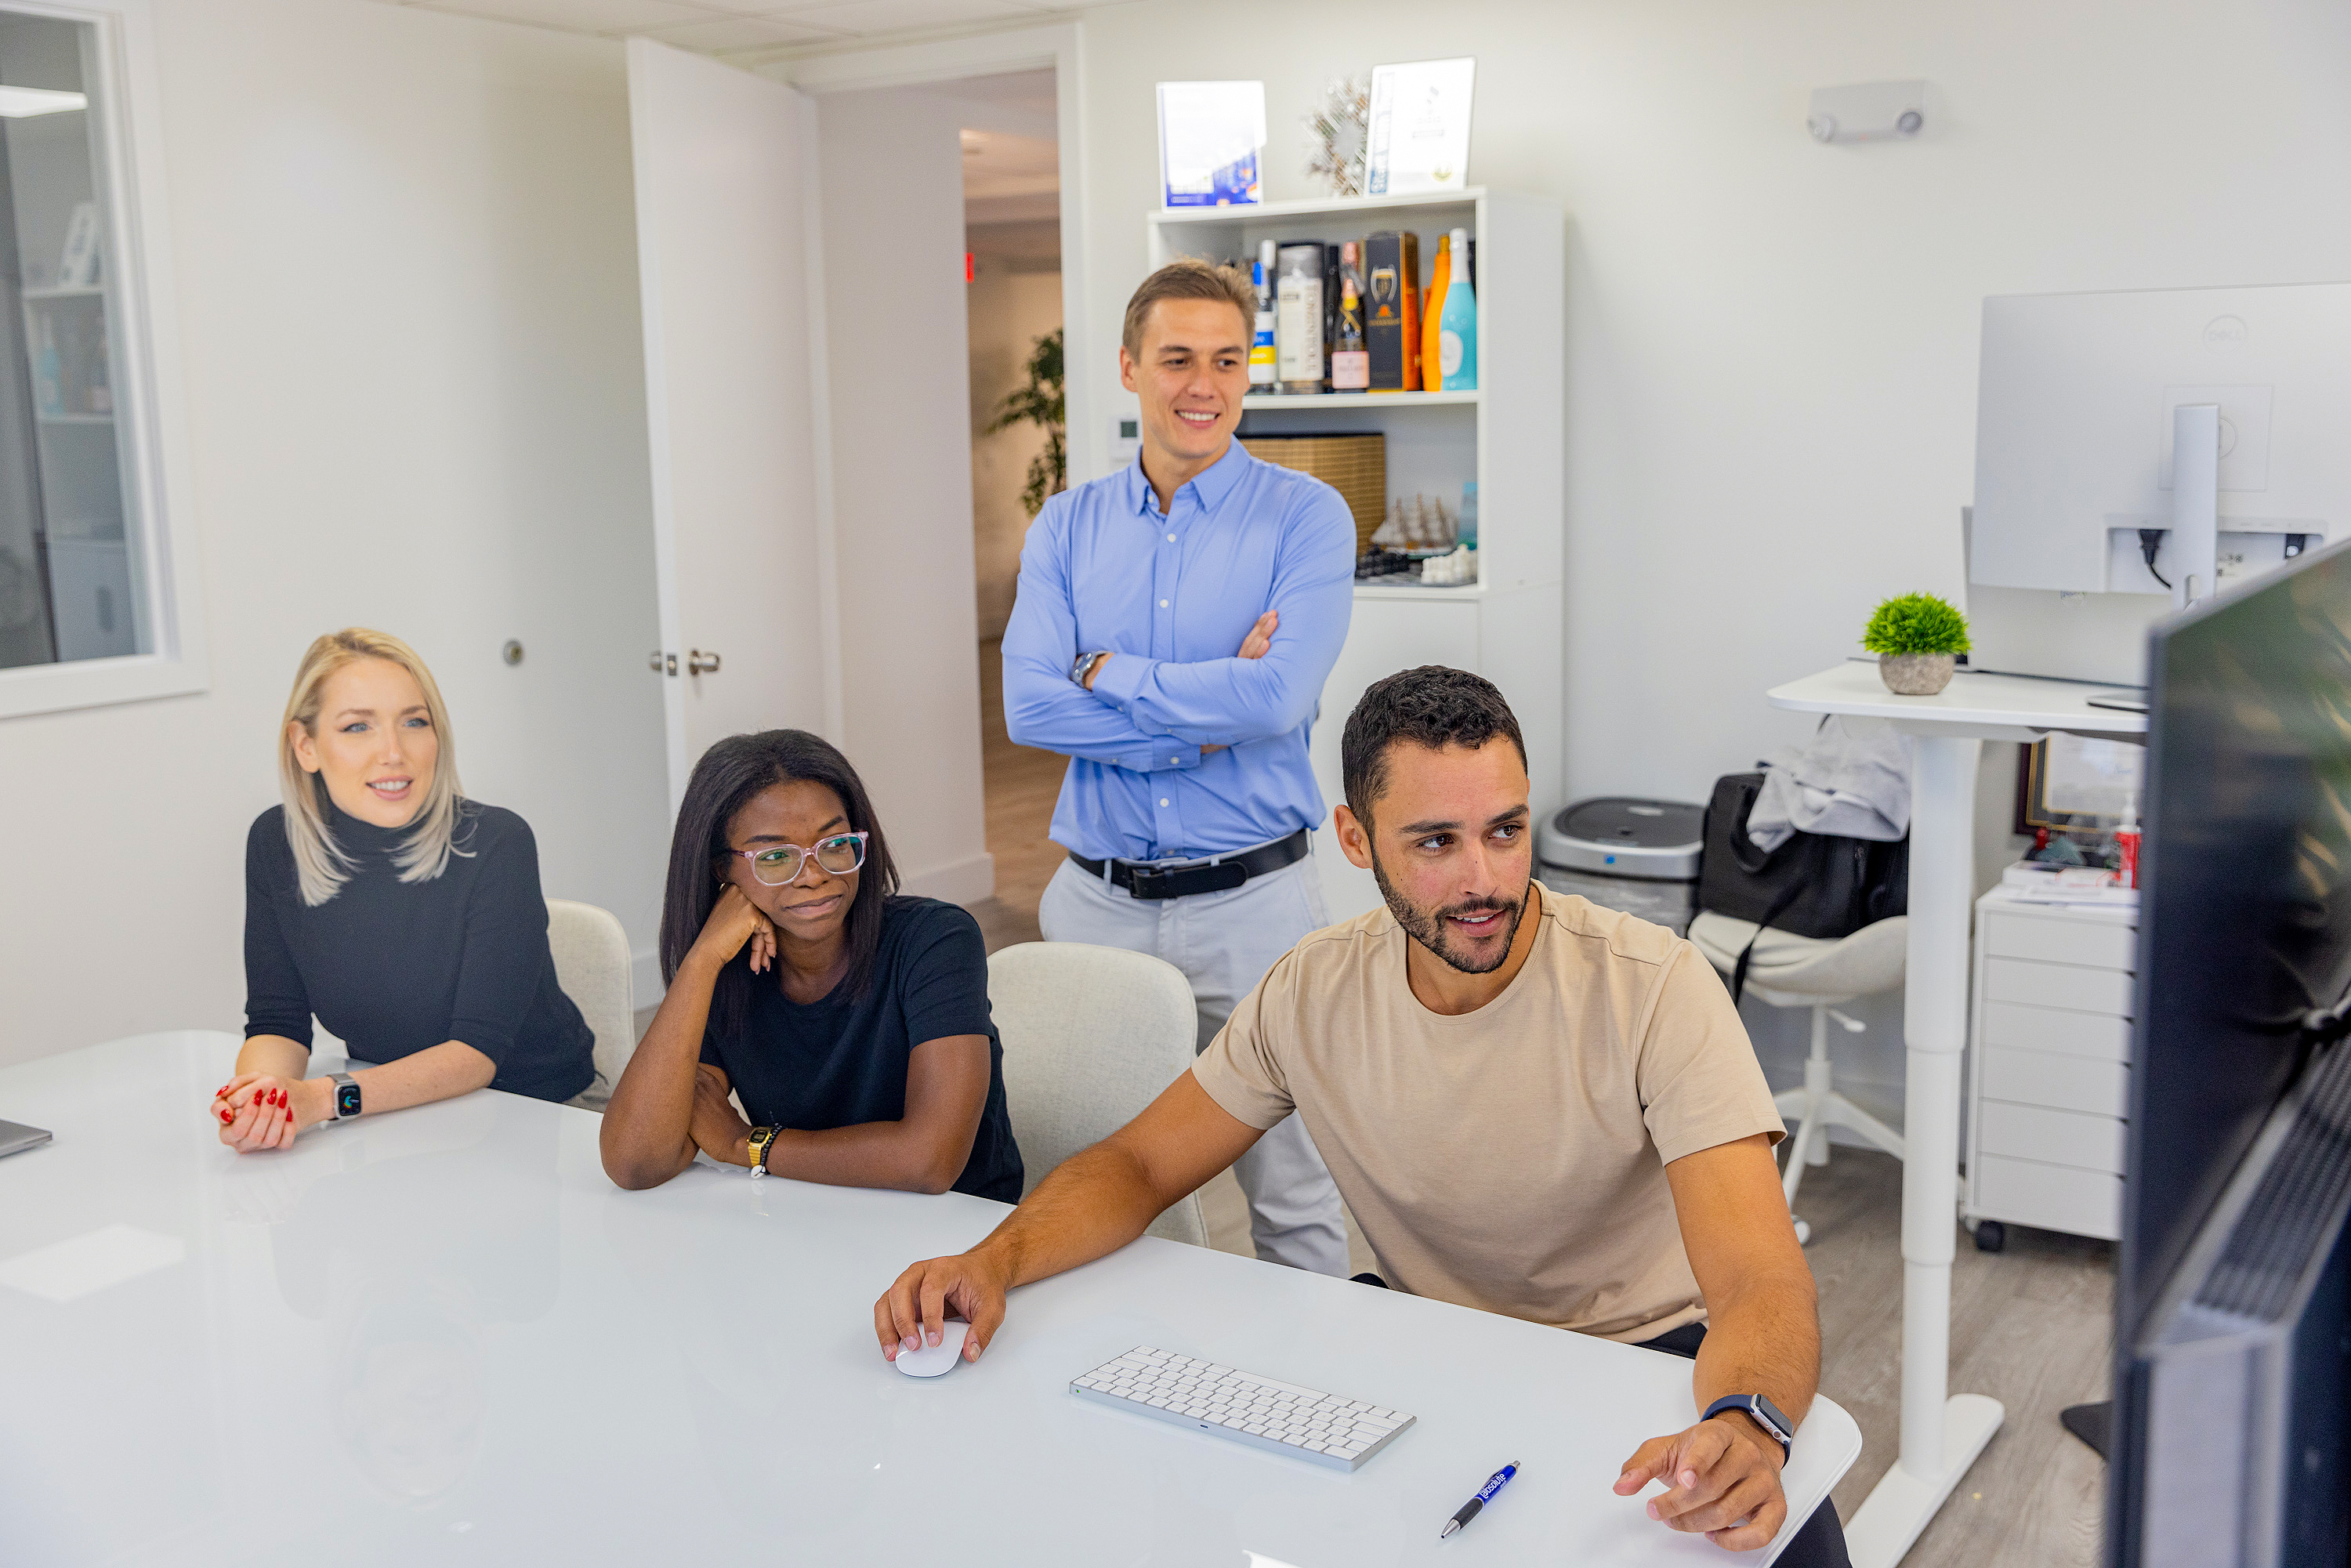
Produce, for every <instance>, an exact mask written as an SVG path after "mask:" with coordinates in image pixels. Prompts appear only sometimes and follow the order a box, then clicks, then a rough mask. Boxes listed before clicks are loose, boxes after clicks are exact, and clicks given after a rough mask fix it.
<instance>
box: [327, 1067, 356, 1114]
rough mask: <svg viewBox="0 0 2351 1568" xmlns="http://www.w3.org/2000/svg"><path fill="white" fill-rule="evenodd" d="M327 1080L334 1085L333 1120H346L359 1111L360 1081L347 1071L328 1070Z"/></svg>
mask: <svg viewBox="0 0 2351 1568" xmlns="http://www.w3.org/2000/svg"><path fill="white" fill-rule="evenodd" d="M327 1078H328V1081H329V1082H331V1083H333V1084H334V1086H335V1120H336V1121H338V1122H348V1121H350V1119H351V1118H352V1117H353V1116H356V1115H358V1114H359V1113H360V1081H359V1080H358V1079H356V1078H354V1077H352V1076H351V1075H350V1073H348V1072H330V1073H329V1074H327Z"/></svg>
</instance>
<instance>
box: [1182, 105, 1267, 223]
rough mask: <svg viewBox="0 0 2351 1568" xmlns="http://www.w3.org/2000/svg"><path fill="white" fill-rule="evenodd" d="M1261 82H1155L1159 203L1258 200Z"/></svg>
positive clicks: (1244, 202) (1214, 203)
mask: <svg viewBox="0 0 2351 1568" xmlns="http://www.w3.org/2000/svg"><path fill="white" fill-rule="evenodd" d="M1264 163H1265V84H1264V83H1263V82H1261V81H1164V82H1161V83H1160V84H1159V175H1160V195H1159V199H1160V204H1162V205H1163V206H1167V207H1241V206H1254V205H1256V204H1258V203H1259V202H1260V201H1261V200H1263V191H1262V183H1261V182H1262V172H1263V168H1264Z"/></svg>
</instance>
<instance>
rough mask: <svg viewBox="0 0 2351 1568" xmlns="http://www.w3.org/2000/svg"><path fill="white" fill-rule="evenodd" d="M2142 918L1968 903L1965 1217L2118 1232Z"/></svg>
mask: <svg viewBox="0 0 2351 1568" xmlns="http://www.w3.org/2000/svg"><path fill="white" fill-rule="evenodd" d="M2137 955H2138V911H2137V909H2136V908H2132V907H2128V906H2116V907H2099V906H2080V905H2066V904H2032V903H2028V902H2026V901H2025V900H2023V899H2022V898H2019V897H2018V896H2016V894H2014V893H2013V892H2012V891H2011V890H2009V889H2007V888H2004V887H1996V888H1993V889H1992V890H1991V892H1990V893H1987V894H1984V895H1983V896H1982V897H1981V898H1980V899H1978V900H1977V901H1976V951H1975V969H1976V974H1975V981H1976V983H1975V1019H1974V1021H1975V1028H1974V1030H1973V1035H1974V1045H1975V1049H1974V1051H1972V1052H1971V1053H1970V1056H1971V1060H1970V1064H1969V1073H1968V1180H1967V1188H1966V1194H1965V1197H1964V1200H1963V1201H1962V1203H1961V1204H1960V1214H1961V1216H1962V1217H1963V1218H1966V1219H1968V1220H1970V1221H1972V1222H1974V1223H1975V1225H1976V1226H1977V1227H1978V1231H1977V1234H1978V1237H1979V1239H1981V1237H1982V1234H1983V1232H1982V1230H1981V1226H1982V1224H1983V1222H1984V1221H1986V1220H1998V1221H2000V1222H2001V1223H2002V1224H2010V1225H2031V1226H2036V1227H2038V1228H2042V1229H2044V1230H2063V1231H2068V1232H2070V1233H2072V1234H2074V1235H2076V1236H2094V1237H2097V1238H2099V1239H2104V1240H2107V1241H2112V1240H2115V1239H2117V1238H2119V1237H2120V1236H2121V1234H2122V1201H2123V1133H2124V1128H2125V1125H2126V1119H2127V1117H2128V1115H2129V1109H2128V1107H2129V1103H2130V1047H2131V1015H2132V1013H2133V1012H2134V1011H2135V1010H2136V1009H2135V1007H2134V1000H2133V998H2134V989H2135V988H2134V985H2133V974H2134V972H2135V971H2136V970H2137V967H2138V956H2137Z"/></svg>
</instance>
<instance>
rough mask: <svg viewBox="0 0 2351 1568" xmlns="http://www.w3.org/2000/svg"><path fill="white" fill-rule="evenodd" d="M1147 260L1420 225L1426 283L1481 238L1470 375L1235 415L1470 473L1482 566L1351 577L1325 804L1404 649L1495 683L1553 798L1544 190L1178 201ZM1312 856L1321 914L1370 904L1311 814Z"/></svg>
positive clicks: (1552, 468) (1424, 469) (1560, 518)
mask: <svg viewBox="0 0 2351 1568" xmlns="http://www.w3.org/2000/svg"><path fill="white" fill-rule="evenodd" d="M1144 226H1145V229H1146V231H1147V238H1148V242H1149V255H1150V264H1151V266H1152V267H1162V266H1165V264H1166V263H1168V262H1170V261H1173V260H1175V258H1176V257H1177V256H1200V257H1204V258H1206V259H1208V260H1211V261H1221V260H1238V261H1240V262H1242V263H1244V264H1246V263H1247V262H1248V260H1249V258H1251V257H1253V256H1255V255H1256V254H1257V247H1258V245H1259V242H1260V241H1263V240H1273V241H1275V242H1276V243H1278V244H1280V243H1289V242H1292V241H1296V242H1300V243H1303V242H1306V241H1310V240H1311V241H1316V242H1319V243H1322V244H1324V245H1332V244H1337V243H1339V242H1341V241H1344V240H1351V239H1353V240H1360V239H1362V238H1364V236H1365V235H1370V234H1373V233H1374V232H1376V231H1379V230H1383V229H1404V230H1409V231H1411V232H1413V233H1415V234H1416V235H1419V236H1420V257H1421V276H1420V277H1418V278H1416V279H1415V280H1414V281H1415V283H1416V285H1418V284H1421V283H1425V282H1426V280H1427V277H1428V275H1429V269H1430V266H1431V264H1432V262H1433V259H1434V257H1435V256H1436V247H1437V245H1438V244H1439V243H1440V242H1441V241H1442V240H1443V238H1444V236H1445V235H1447V233H1449V232H1450V231H1451V230H1453V229H1457V228H1466V229H1468V231H1469V233H1470V235H1471V237H1473V238H1474V239H1476V240H1477V242H1478V278H1477V287H1478V390H1477V391H1475V392H1324V393H1319V394H1311V395H1288V394H1281V393H1254V394H1252V395H1250V396H1249V397H1247V398H1245V399H1243V400H1242V404H1241V407H1242V411H1243V428H1244V429H1245V430H1247V431H1249V432H1250V433H1252V434H1266V435H1288V434H1351V433H1354V432H1362V431H1378V432H1379V433H1381V434H1382V435H1383V436H1384V437H1385V445H1386V449H1387V471H1388V493H1389V495H1390V496H1391V497H1395V496H1407V497H1408V496H1412V495H1416V494H1422V495H1427V496H1430V497H1444V498H1445V499H1446V501H1447V504H1448V505H1450V504H1453V503H1455V502H1458V499H1459V497H1460V495H1461V486H1462V485H1463V483H1464V482H1465V481H1468V480H1469V479H1473V478H1474V479H1475V480H1476V481H1477V482H1478V559H1479V581H1478V582H1476V583H1474V584H1464V585H1461V586H1459V587H1452V588H1442V587H1434V586H1431V587H1418V586H1413V587H1393V586H1376V585H1364V586H1361V587H1358V588H1357V589H1356V591H1355V612H1354V620H1353V624H1352V625H1351V627H1350V628H1349V631H1348V634H1347V643H1346V646H1345V648H1344V649H1343V650H1342V652H1341V653H1340V655H1339V662H1338V664H1337V665H1336V666H1335V667H1334V668H1333V669H1332V672H1331V679H1330V681H1329V683H1328V684H1327V685H1325V686H1324V687H1323V690H1322V714H1321V716H1320V718H1319V719H1318V720H1317V722H1316V724H1315V727H1314V743H1313V758H1314V771H1315V777H1316V779H1318V781H1319V782H1320V783H1321V785H1322V794H1323V797H1324V799H1325V800H1326V801H1329V802H1330V803H1332V804H1336V803H1337V802H1338V801H1339V800H1340V799H1341V798H1342V797H1341V794H1340V789H1339V734H1340V730H1341V729H1342V727H1343V726H1344V724H1345V722H1346V717H1347V714H1348V713H1349V711H1350V710H1352V709H1353V707H1354V706H1355V700H1356V699H1357V698H1358V697H1359V696H1361V695H1363V692H1364V687H1366V686H1368V685H1371V684H1372V683H1373V682H1374V681H1375V680H1378V679H1379V678H1380V677H1382V676H1384V675H1387V674H1394V673H1395V671H1397V670H1401V669H1408V668H1410V667H1412V666H1414V665H1416V664H1451V665H1453V666H1455V667H1457V668H1460V669H1466V670H1474V671H1476V672H1478V673H1479V674H1483V675H1485V676H1486V677H1487V678H1489V680H1491V681H1493V682H1494V684H1495V685H1499V687H1501V689H1502V694H1503V695H1505V696H1506V697H1508V698H1509V699H1510V707H1511V710H1512V711H1513V712H1514V713H1516V714H1517V716H1518V719H1519V726H1520V729H1521V730H1522V731H1523V732H1524V733H1525V736H1526V742H1527V762H1528V771H1529V773H1530V775H1531V778H1532V780H1533V790H1534V792H1533V800H1532V804H1533V807H1534V809H1535V810H1536V811H1537V812H1543V811H1547V810H1555V809H1556V808H1557V807H1558V806H1559V805H1560V804H1561V803H1562V802H1561V800H1560V792H1561V790H1562V788H1563V778H1564V771H1563V767H1562V747H1563V733H1562V732H1563V722H1562V701H1563V693H1562V674H1563V672H1562V663H1563V659H1564V653H1565V648H1564V632H1563V611H1564V604H1565V599H1564V594H1563V592H1562V560H1563V559H1564V554H1565V542H1566V540H1565V536H1566V486H1567V472H1566V464H1565V459H1564V456H1563V452H1564V445H1565V435H1566V408H1567V369H1566V350H1567V342H1566V292H1567V288H1566V271H1565V267H1566V238H1567V214H1566V211H1565V209H1563V208H1562V207H1561V206H1560V204H1558V203H1556V202H1553V201H1551V200H1548V199H1547V198H1544V197H1541V196H1531V195H1523V194H1518V193H1510V192H1502V191H1490V190H1486V189H1482V188H1479V187H1472V188H1470V189H1468V190H1465V191H1446V192H1435V193H1426V194H1419V195H1411V196H1395V197H1362V198H1337V199H1332V200H1328V201H1304V202H1267V203H1264V204H1260V205H1258V206H1254V207H1209V208H1186V209H1179V210H1170V211H1161V212H1156V213H1153V214H1150V215H1149V216H1148V217H1147V218H1146V219H1145V220H1144ZM1315 836H1316V843H1315V847H1314V852H1315V857H1316V860H1317V862H1318V864H1319V865H1320V867H1321V870H1322V880H1323V886H1324V890H1325V892H1326V893H1327V894H1328V895H1329V898H1330V905H1331V916H1332V919H1334V920H1337V919H1343V918H1345V917H1346V916H1348V915H1353V914H1356V913H1358V912H1360V911H1362V910H1366V909H1370V908H1372V907H1374V905H1375V904H1378V903H1379V891H1378V889H1377V887H1376V886H1374V883H1373V881H1372V878H1371V874H1370V873H1367V872H1359V871H1357V870H1356V869H1355V868H1354V867H1353V866H1351V865H1349V864H1347V863H1346V860H1345V858H1344V857H1343V855H1341V854H1340V852H1339V846H1338V843H1337V841H1335V839H1334V838H1333V837H1332V831H1331V829H1330V826H1329V824H1328V822H1327V821H1325V823H1324V825H1323V826H1322V829H1321V830H1320V831H1318V832H1317V834H1316V835H1315Z"/></svg>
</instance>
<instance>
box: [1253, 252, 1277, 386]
mask: <svg viewBox="0 0 2351 1568" xmlns="http://www.w3.org/2000/svg"><path fill="white" fill-rule="evenodd" d="M1273 266H1274V262H1273V242H1272V241H1271V240H1267V241H1265V242H1264V243H1263V244H1261V245H1259V246H1258V247H1257V260H1256V261H1255V262H1254V263H1252V264H1251V266H1250V268H1249V275H1250V281H1251V282H1253V283H1255V284H1256V285H1257V323H1256V336H1255V337H1254V338H1253V339H1252V340H1251V341H1250V343H1249V386H1250V388H1251V389H1252V390H1255V389H1258V388H1263V389H1265V390H1267V391H1271V390H1272V388H1273V384H1274V382H1276V381H1278V380H1280V374H1279V370H1278V367H1277V366H1276V364H1275V362H1274V350H1273V330H1274V329H1273Z"/></svg>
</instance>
